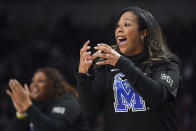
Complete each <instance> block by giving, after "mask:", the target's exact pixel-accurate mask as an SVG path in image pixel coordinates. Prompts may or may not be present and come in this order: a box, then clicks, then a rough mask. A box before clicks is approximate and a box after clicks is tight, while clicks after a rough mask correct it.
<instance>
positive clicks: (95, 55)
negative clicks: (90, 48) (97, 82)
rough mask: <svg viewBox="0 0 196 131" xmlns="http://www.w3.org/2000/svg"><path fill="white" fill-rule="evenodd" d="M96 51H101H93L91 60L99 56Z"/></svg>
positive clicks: (99, 51)
mask: <svg viewBox="0 0 196 131" xmlns="http://www.w3.org/2000/svg"><path fill="white" fill-rule="evenodd" d="M98 53H101V50H98V51H96V52H95V53H93V54H92V56H91V60H94V59H96V58H98V57H99V56H98Z"/></svg>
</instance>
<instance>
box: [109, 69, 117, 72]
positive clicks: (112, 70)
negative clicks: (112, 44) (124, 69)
mask: <svg viewBox="0 0 196 131" xmlns="http://www.w3.org/2000/svg"><path fill="white" fill-rule="evenodd" d="M118 70H119V69H111V70H110V71H111V72H114V71H118Z"/></svg>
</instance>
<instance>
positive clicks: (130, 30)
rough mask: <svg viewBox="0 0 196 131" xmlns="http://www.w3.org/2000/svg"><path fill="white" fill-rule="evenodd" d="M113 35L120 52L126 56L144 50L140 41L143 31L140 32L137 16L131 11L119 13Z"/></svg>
mask: <svg viewBox="0 0 196 131" xmlns="http://www.w3.org/2000/svg"><path fill="white" fill-rule="evenodd" d="M115 36H116V41H117V44H118V47H119V49H120V52H121V53H122V54H124V55H126V56H133V55H136V54H138V53H140V52H142V51H143V50H144V44H143V43H142V41H141V39H143V38H144V33H142V32H141V33H140V31H139V25H138V20H137V17H136V15H135V14H133V13H132V12H129V11H128V12H125V13H123V14H122V15H121V17H120V19H119V21H118V23H117V27H116V30H115Z"/></svg>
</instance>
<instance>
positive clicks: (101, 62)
mask: <svg viewBox="0 0 196 131" xmlns="http://www.w3.org/2000/svg"><path fill="white" fill-rule="evenodd" d="M108 64H110V61H109V60H104V61H99V62H97V63H96V65H108Z"/></svg>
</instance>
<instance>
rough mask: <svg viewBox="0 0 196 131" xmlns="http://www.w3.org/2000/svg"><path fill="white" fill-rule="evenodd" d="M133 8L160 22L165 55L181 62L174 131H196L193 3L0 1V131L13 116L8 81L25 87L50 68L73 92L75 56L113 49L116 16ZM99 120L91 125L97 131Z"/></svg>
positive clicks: (172, 0) (181, 0)
mask: <svg viewBox="0 0 196 131" xmlns="http://www.w3.org/2000/svg"><path fill="white" fill-rule="evenodd" d="M128 6H139V7H141V8H144V9H147V10H148V11H150V12H151V13H152V14H153V15H154V16H155V18H156V19H157V20H158V21H159V22H160V24H161V27H162V30H163V33H164V36H165V38H166V41H167V43H168V46H169V47H170V49H171V50H172V51H173V52H174V53H175V54H177V55H178V56H179V57H180V58H181V61H182V75H183V78H184V82H183V83H184V87H183V88H181V89H179V91H178V96H177V101H176V103H177V112H178V120H179V121H178V128H179V131H195V130H196V111H195V110H196V101H195V99H196V97H195V92H196V88H195V84H194V83H195V82H194V80H196V79H195V77H196V73H195V65H196V62H195V56H196V53H195V52H196V37H195V36H196V1H195V0H164V1H161V0H145V1H142V0H119V1H118V0H107V1H106V0H17V1H16V0H1V1H0V130H1V131H2V130H3V129H4V127H5V126H6V124H9V120H10V119H11V118H12V117H13V115H14V114H15V110H14V108H13V106H12V103H11V101H10V99H9V97H8V96H7V95H6V94H5V89H7V88H8V81H9V79H10V78H16V79H18V80H19V81H20V82H22V83H24V82H27V83H30V81H31V77H32V75H33V72H34V71H35V70H36V69H37V68H38V67H43V66H47V67H54V68H57V69H58V70H60V71H61V72H62V73H63V75H64V76H65V78H66V80H67V81H68V82H70V83H71V84H72V85H74V86H75V82H76V81H75V78H74V69H75V68H76V67H77V64H78V62H79V50H80V48H81V47H82V45H83V43H84V42H85V41H87V40H89V39H90V40H91V44H92V45H95V44H97V43H99V42H104V43H107V44H109V45H112V44H115V40H114V27H115V23H116V20H117V16H118V14H119V13H120V11H121V10H122V9H123V8H125V7H128ZM102 123H103V121H102V119H101V117H100V116H99V117H98V118H97V122H92V125H93V128H94V130H96V131H99V130H100V129H101V128H102Z"/></svg>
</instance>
